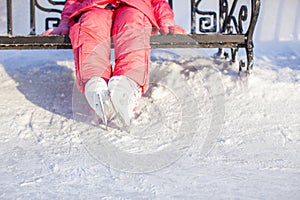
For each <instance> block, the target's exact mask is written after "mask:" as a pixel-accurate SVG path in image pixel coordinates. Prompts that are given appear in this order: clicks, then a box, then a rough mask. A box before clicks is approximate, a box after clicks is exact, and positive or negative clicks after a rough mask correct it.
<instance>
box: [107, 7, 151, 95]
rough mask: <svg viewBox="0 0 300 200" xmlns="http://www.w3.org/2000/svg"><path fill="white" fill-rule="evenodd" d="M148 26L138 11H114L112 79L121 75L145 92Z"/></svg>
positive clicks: (145, 18) (148, 59) (148, 23)
mask: <svg viewBox="0 0 300 200" xmlns="http://www.w3.org/2000/svg"><path fill="white" fill-rule="evenodd" d="M151 30H152V27H151V23H150V21H149V19H148V18H147V17H146V16H145V15H144V14H143V13H142V12H140V11H139V10H137V9H135V8H133V7H129V6H125V5H124V6H121V7H119V8H118V9H117V10H116V11H115V22H114V26H113V40H114V46H115V58H116V66H115V69H114V72H113V75H114V76H119V75H124V76H126V77H128V78H130V79H132V80H134V81H135V82H136V83H138V84H139V85H140V86H141V87H142V91H143V92H146V90H147V87H148V82H149V77H148V70H149V61H150V36H151Z"/></svg>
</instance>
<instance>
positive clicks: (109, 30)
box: [44, 0, 184, 107]
mask: <svg viewBox="0 0 300 200" xmlns="http://www.w3.org/2000/svg"><path fill="white" fill-rule="evenodd" d="M153 30H159V31H160V33H161V34H173V33H175V34H176V33H184V30H183V29H182V28H180V27H179V26H176V25H175V24H174V14H173V11H172V10H171V8H170V6H169V4H168V2H166V0H67V2H66V4H65V7H64V9H63V12H62V19H61V22H60V24H59V26H58V27H56V28H54V29H49V30H48V31H46V32H45V33H44V35H49V34H69V37H70V39H71V43H72V48H73V52H74V60H75V66H76V84H77V87H78V89H79V90H80V91H81V92H82V93H85V86H86V83H87V82H88V81H89V80H90V79H92V78H93V77H101V78H102V79H104V80H105V81H106V82H109V80H110V79H111V77H118V76H125V77H127V78H129V79H130V80H132V81H134V82H135V83H137V85H138V87H139V88H140V89H141V92H142V93H144V92H146V90H147V88H148V82H149V74H148V68H149V61H150V36H151V33H153ZM111 37H112V40H113V44H114V49H115V67H114V70H113V71H112V67H111V64H110V48H111ZM92 107H93V106H92Z"/></svg>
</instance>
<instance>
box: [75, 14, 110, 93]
mask: <svg viewBox="0 0 300 200" xmlns="http://www.w3.org/2000/svg"><path fill="white" fill-rule="evenodd" d="M112 18H113V11H112V10H106V9H100V8H94V9H92V10H90V11H87V12H85V13H83V14H82V15H81V17H80V19H79V21H78V23H76V24H75V25H73V26H72V27H71V29H70V39H71V42H72V46H73V51H74V60H75V65H76V83H77V87H78V89H79V90H80V91H81V92H82V93H84V86H85V83H86V82H87V81H88V80H89V79H91V78H92V77H94V76H99V77H102V78H104V79H105V80H107V81H108V79H109V78H110V77H111V73H112V72H111V65H110V48H111V40H110V34H111V26H112Z"/></svg>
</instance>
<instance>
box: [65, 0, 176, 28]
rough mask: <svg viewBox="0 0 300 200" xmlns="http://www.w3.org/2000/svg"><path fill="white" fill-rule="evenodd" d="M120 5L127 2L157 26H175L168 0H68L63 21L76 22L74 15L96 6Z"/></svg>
mask: <svg viewBox="0 0 300 200" xmlns="http://www.w3.org/2000/svg"><path fill="white" fill-rule="evenodd" d="M109 3H110V4H112V5H114V6H118V5H119V4H122V3H125V4H127V5H130V6H132V7H135V8H137V9H138V10H140V11H141V12H142V13H144V14H145V15H146V16H147V17H148V18H149V20H150V22H151V24H152V26H153V27H155V28H158V29H159V28H162V27H164V26H174V25H175V24H174V14H173V11H172V9H171V8H170V6H169V3H168V2H167V1H166V0H67V2H66V3H65V7H64V9H63V12H62V16H61V17H62V19H61V23H68V24H69V26H72V25H73V24H74V20H73V19H74V17H76V16H77V15H79V14H80V13H81V12H84V11H88V10H90V9H92V8H94V7H100V8H104V7H105V6H106V5H107V4H109Z"/></svg>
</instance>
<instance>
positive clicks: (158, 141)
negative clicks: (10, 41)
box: [0, 43, 300, 199]
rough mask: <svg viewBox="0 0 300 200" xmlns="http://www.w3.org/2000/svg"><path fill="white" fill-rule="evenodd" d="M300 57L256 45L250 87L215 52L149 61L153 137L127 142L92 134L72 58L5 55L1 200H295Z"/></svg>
mask: <svg viewBox="0 0 300 200" xmlns="http://www.w3.org/2000/svg"><path fill="white" fill-rule="evenodd" d="M276 47H277V49H276ZM283 47H284V48H283ZM299 49H300V48H299V44H297V43H296V46H295V44H293V45H290V44H281V45H279V46H277V45H274V44H269V43H268V44H267V43H259V44H258V45H257V52H256V55H257V57H256V59H255V61H256V62H255V63H256V65H255V70H254V74H253V75H252V76H251V77H248V78H246V77H243V76H238V74H237V66H236V64H230V61H226V60H222V59H215V58H213V57H212V56H211V53H212V52H213V51H212V50H205V49H171V50H163V49H156V50H153V52H152V56H151V59H152V64H151V83H152V87H151V88H152V89H153V92H152V93H149V94H147V95H146V96H144V97H143V101H144V105H145V108H144V109H146V112H145V113H144V116H146V115H148V116H146V117H145V118H146V119H145V118H143V119H144V120H145V122H144V123H145V124H151V126H150V125H149V126H148V127H147V129H143V130H142V131H139V130H140V129H139V128H142V127H143V126H141V127H139V125H141V123H142V124H143V122H136V125H134V127H136V129H133V130H132V132H131V133H126V132H122V131H120V130H118V129H115V128H110V129H109V130H108V131H105V130H103V129H102V128H99V127H97V126H95V125H94V124H95V116H93V114H92V112H90V111H89V109H86V102H84V99H83V101H81V100H82V99H81V100H80V98H82V97H80V94H79V93H78V92H77V93H76V90H75V89H73V85H74V70H73V69H74V66H73V61H72V59H73V56H72V52H71V50H59V51H57V50H23V51H18V50H12V51H11V50H9V51H1V52H0V54H1V57H0V63H1V65H0V70H1V71H0V75H1V76H0V78H1V82H2V84H1V86H0V87H1V91H2V92H1V94H0V95H1V102H0V107H1V110H2V115H1V116H0V121H1V129H0V142H1V146H0V148H1V151H0V152H1V160H2V162H1V166H0V174H1V177H2V179H1V184H0V185H1V187H0V188H1V189H0V191H1V194H0V196H1V199H28V198H30V199H45V198H46V199H62V198H66V199H84V198H89V199H148V198H150V199H174V198H175V199H199V198H212V199H219V198H242V199H266V198H268V199H273V198H276V199H277V198H279V199H297V198H299V196H300V191H299V188H300V179H299V178H300V157H299V152H298V149H299V148H300V134H299V132H300V123H299V121H300V115H299V113H298V112H299V110H300V104H299V102H300V101H299V100H300V81H299V80H300V71H299V70H300V62H299V56H298V55H299ZM270 50H272V51H270ZM37 55H38V56H37ZM73 90H74V91H73ZM151 98H152V99H151ZM151 101H153V102H152V103H151ZM72 102H73V103H72ZM72 104H73V105H72ZM76 105H83V106H77V107H76ZM84 105H85V106H84ZM74 107H76V108H77V109H75V108H74ZM147 109H148V110H147ZM75 111H76V113H77V114H76V113H75V114H74V112H75ZM78 112H81V114H83V115H85V116H84V117H80V116H78ZM86 115H89V116H88V117H87V116H86ZM152 116H155V117H152ZM147 117H148V118H147ZM145 124H144V125H145ZM167 125H168V126H167Z"/></svg>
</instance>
